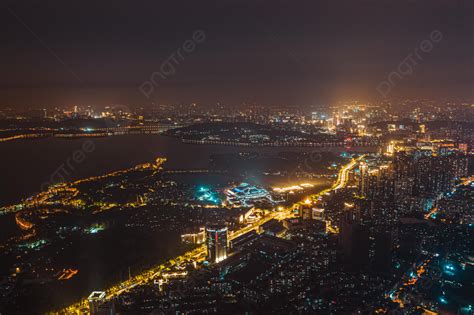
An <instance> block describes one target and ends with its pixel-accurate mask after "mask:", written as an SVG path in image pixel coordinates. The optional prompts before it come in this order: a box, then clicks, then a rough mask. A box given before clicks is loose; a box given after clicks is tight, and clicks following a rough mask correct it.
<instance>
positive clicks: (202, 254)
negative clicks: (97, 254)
mask: <svg viewBox="0 0 474 315" xmlns="http://www.w3.org/2000/svg"><path fill="white" fill-rule="evenodd" d="M363 157H364V155H363V156H361V157H359V158H357V159H352V161H351V162H350V163H349V164H346V165H345V166H343V167H342V168H341V169H340V171H339V174H338V178H337V180H336V182H335V183H334V185H333V186H332V187H331V188H328V189H325V190H323V191H321V192H319V193H318V194H315V195H312V196H310V198H311V199H312V200H315V199H317V198H318V197H319V196H321V195H323V194H326V193H328V192H330V191H333V190H338V189H341V188H344V187H345V186H346V185H347V182H348V180H349V171H350V170H351V169H352V168H353V167H354V166H355V165H357V163H358V161H359V160H360V159H362V158H363ZM300 203H304V201H301V202H300ZM293 208H294V207H290V208H284V209H282V210H280V211H275V212H271V213H270V214H268V215H266V216H265V217H263V218H262V219H260V220H259V221H257V222H255V223H253V224H250V225H247V226H245V227H243V228H241V229H239V230H237V231H231V232H229V240H232V239H234V238H237V237H239V236H241V235H243V234H245V233H248V232H250V231H252V230H255V229H257V228H258V227H259V226H261V225H262V224H264V223H265V222H268V221H270V220H271V219H275V218H277V219H280V220H281V219H284V218H286V217H289V216H291V215H292V211H291V209H293ZM205 259H206V247H205V245H201V246H199V247H198V248H196V249H194V250H191V251H189V252H186V253H184V254H183V255H181V256H178V257H176V258H173V259H170V260H168V261H167V262H165V263H163V264H160V265H157V266H155V267H153V268H151V269H149V270H147V271H145V272H143V273H141V274H139V275H137V276H135V277H132V278H131V279H129V280H127V281H124V282H122V283H120V284H118V285H115V286H112V287H110V288H109V289H107V290H106V291H105V292H106V296H107V298H108V299H111V298H113V297H116V296H119V295H120V294H122V293H124V292H126V291H128V290H130V289H133V288H134V287H136V286H139V285H143V284H145V283H149V282H151V281H153V280H154V279H156V278H158V277H159V276H160V275H161V274H162V273H163V272H164V271H169V270H170V269H171V268H173V267H175V266H178V265H181V264H183V263H192V262H195V261H197V262H200V261H203V260H205ZM88 311H89V308H88V304H87V298H84V299H82V300H81V301H80V302H78V303H76V304H74V305H71V306H68V307H66V308H64V309H62V310H60V311H59V312H52V313H51V314H88Z"/></svg>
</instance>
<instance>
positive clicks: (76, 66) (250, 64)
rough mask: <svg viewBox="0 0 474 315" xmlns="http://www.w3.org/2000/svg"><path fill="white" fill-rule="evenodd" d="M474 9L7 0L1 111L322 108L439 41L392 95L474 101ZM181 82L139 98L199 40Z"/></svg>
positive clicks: (440, 4) (365, 88)
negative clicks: (201, 36) (167, 64)
mask: <svg viewBox="0 0 474 315" xmlns="http://www.w3.org/2000/svg"><path fill="white" fill-rule="evenodd" d="M472 3H473V2H472V1H460V0H417V1H415V0H412V1H402V0H398V1H384V0H377V1H364V0H360V1H357V0H347V1H339V0H326V1H319V0H312V1H298V0H286V1H278V0H269V1H263V0H253V1H250V0H249V1H244V0H241V1H237V0H219V1H205V0H202V1H201V0H194V1H192V0H186V1H180V0H169V1H160V0H153V1H151V0H141V1H132V0H129V1H123V0H115V1H106V0H101V1H98V0H94V1H89V0H83V1H64V0H61V1H58V0H49V1H48V0H30V1H27V0H25V1H10V0H9V1H2V5H1V7H0V29H1V30H2V32H1V33H0V34H1V46H0V52H1V53H0V56H1V58H0V71H1V72H0V73H1V77H0V105H3V106H6V105H10V106H20V105H28V106H29V105H38V106H46V105H61V104H64V105H68V104H90V105H94V104H97V105H108V104H116V103H122V104H137V105H144V104H149V103H150V102H151V101H154V102H155V103H159V104H161V103H177V102H193V101H195V102H200V103H211V104H213V103H216V102H218V101H220V102H224V103H231V104H239V103H241V102H244V101H246V102H252V103H253V102H256V103H263V104H320V103H326V102H332V101H336V100H347V99H362V100H371V99H377V98H380V95H379V93H378V92H377V90H376V88H377V86H378V84H379V83H380V82H381V81H383V80H386V79H387V75H388V74H389V73H391V72H392V71H397V66H398V64H399V63H400V62H401V61H402V60H404V59H405V58H406V57H407V56H408V54H410V53H412V54H413V52H414V51H415V49H418V51H420V49H419V47H420V43H421V42H422V41H423V40H429V39H430V33H431V32H432V31H434V30H439V31H440V32H441V33H442V35H443V38H442V40H441V41H439V42H437V43H433V48H432V50H431V51H430V52H429V53H423V52H421V53H419V54H420V57H421V60H418V62H417V65H416V66H414V67H413V74H412V75H406V76H404V77H403V78H402V79H401V80H397V81H396V82H395V84H394V85H393V86H392V87H391V90H390V93H388V97H405V96H406V97H431V98H438V97H449V98H457V99H459V98H464V99H466V98H471V97H472V52H473V49H472V48H473V42H472V37H473V36H472V35H473V34H472V29H473V24H472V20H473V19H472V12H473V11H472V8H473V5H472ZM196 30H202V31H204V33H205V35H206V39H205V40H204V41H203V42H202V43H199V44H197V46H196V49H195V50H194V51H193V52H191V53H189V54H184V58H183V60H180V62H179V65H176V67H175V68H176V73H175V74H173V75H169V76H167V77H166V79H164V80H163V79H161V80H160V81H159V82H158V84H159V86H157V87H155V90H154V93H153V94H152V95H151V96H150V99H147V98H146V97H145V96H144V95H142V94H141V93H140V91H139V87H140V85H141V84H142V83H143V82H144V81H146V80H148V79H149V77H150V75H151V74H152V73H153V72H155V71H159V70H160V65H161V64H162V63H163V62H164V61H165V60H166V59H167V58H168V57H169V56H170V55H171V54H173V53H176V52H177V50H178V49H179V48H180V47H182V46H183V43H184V42H185V41H186V40H188V39H191V38H192V34H193V32H195V31H196Z"/></svg>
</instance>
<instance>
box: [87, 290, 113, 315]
mask: <svg viewBox="0 0 474 315" xmlns="http://www.w3.org/2000/svg"><path fill="white" fill-rule="evenodd" d="M87 301H88V302H89V312H90V315H114V314H115V305H114V302H113V301H109V300H107V299H106V294H105V292H102V291H94V292H92V293H91V294H90V295H89V297H88V298H87Z"/></svg>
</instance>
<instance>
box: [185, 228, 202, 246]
mask: <svg viewBox="0 0 474 315" xmlns="http://www.w3.org/2000/svg"><path fill="white" fill-rule="evenodd" d="M205 239H206V229H205V228H204V227H201V228H199V231H198V232H197V231H194V232H191V233H185V234H181V241H182V242H183V243H191V244H202V243H204V240H205Z"/></svg>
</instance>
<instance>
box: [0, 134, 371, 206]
mask: <svg viewBox="0 0 474 315" xmlns="http://www.w3.org/2000/svg"><path fill="white" fill-rule="evenodd" d="M86 141H92V143H93V147H94V150H93V151H92V152H89V153H86V154H85V158H84V160H83V161H82V162H81V163H75V164H73V165H72V167H73V170H72V171H68V173H69V176H67V180H76V179H80V178H86V177H90V176H96V175H100V174H106V173H109V172H112V171H116V170H120V169H124V168H128V167H131V166H133V165H136V164H139V163H143V162H146V161H150V160H153V159H155V158H156V157H157V156H161V157H165V158H167V160H168V161H167V163H166V167H167V168H186V169H189V168H207V167H208V166H209V159H210V157H211V155H213V154H216V153H218V154H224V153H238V152H260V153H267V154H277V153H278V152H317V151H335V152H341V151H343V150H344V149H345V148H308V147H302V148H298V147H294V148H288V147H284V148H280V147H258V148H255V147H232V146H216V145H195V144H184V143H182V142H181V141H180V140H179V139H176V138H170V137H165V136H159V135H127V136H115V137H103V138H93V139H85V138H82V139H74V140H68V139H58V138H46V139H39V140H20V141H14V142H6V143H2V144H1V145H0V163H1V165H2V176H1V177H0V187H2V190H1V191H0V206H2V205H7V204H11V203H14V202H18V201H20V200H21V199H23V198H27V197H28V196H30V195H32V194H34V193H35V192H38V191H39V190H40V188H41V186H42V184H43V183H45V182H47V181H48V180H49V178H50V177H51V175H52V174H53V173H54V172H55V171H57V169H58V168H60V167H61V165H63V164H65V163H66V161H67V160H68V159H71V157H72V154H73V152H74V151H76V150H80V149H81V147H82V145H83V143H84V142H86ZM354 150H357V151H365V150H366V149H365V148H354ZM372 150H374V148H372Z"/></svg>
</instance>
